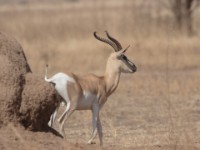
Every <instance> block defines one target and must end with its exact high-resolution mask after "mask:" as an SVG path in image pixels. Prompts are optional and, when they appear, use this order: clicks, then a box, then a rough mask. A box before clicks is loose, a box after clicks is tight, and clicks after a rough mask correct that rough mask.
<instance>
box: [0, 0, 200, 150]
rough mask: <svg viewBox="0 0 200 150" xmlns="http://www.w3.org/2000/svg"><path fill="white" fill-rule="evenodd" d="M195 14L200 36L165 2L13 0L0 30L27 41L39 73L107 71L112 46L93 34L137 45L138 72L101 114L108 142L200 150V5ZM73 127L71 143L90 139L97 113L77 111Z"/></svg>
mask: <svg viewBox="0 0 200 150" xmlns="http://www.w3.org/2000/svg"><path fill="white" fill-rule="evenodd" d="M193 17H194V18H193V19H194V28H195V31H196V35H195V36H193V37H187V36H185V35H184V33H178V32H177V31H176V30H175V29H174V27H173V18H172V15H171V13H170V11H169V10H167V9H165V8H163V7H162V6H160V5H159V2H158V1H157V0H154V1H152V2H151V3H148V2H147V3H145V2H143V1H141V0H134V1H131V0H126V1H122V0H121V1H118V0H104V1H100V0H96V1H92V0H82V1H75V2H72V1H64V0H63V1H57V2H55V1H54V0H52V1H51V2H47V1H42V2H40V3H39V2H38V1H35V2H31V1H30V2H29V1H28V2H26V3H25V2H21V3H17V2H15V3H14V4H13V3H12V1H11V2H10V3H1V6H0V31H3V32H5V33H7V34H10V35H12V36H14V37H15V38H16V39H17V40H18V41H19V42H20V43H21V44H22V46H23V48H24V51H25V53H26V55H27V59H28V61H29V64H30V66H31V68H32V71H33V72H37V73H40V74H44V66H45V63H48V64H49V65H50V74H51V75H52V74H54V73H56V72H58V71H65V70H66V71H67V70H70V71H73V72H76V73H80V74H84V73H87V72H92V73H96V74H98V75H101V74H103V72H104V68H105V64H106V59H107V57H108V55H109V54H110V52H111V48H110V47H109V46H106V45H104V44H102V43H100V42H98V41H97V40H95V39H94V38H93V35H92V34H93V31H98V32H99V33H100V34H101V35H103V34H104V30H108V31H109V32H110V33H111V35H113V36H115V37H116V38H117V39H119V40H120V41H121V43H122V45H124V46H126V45H128V44H130V45H131V48H130V49H129V51H128V53H127V55H128V56H129V57H130V59H131V60H133V61H134V62H135V64H136V65H137V66H138V72H136V73H135V74H134V75H122V77H121V82H120V85H119V88H118V89H117V91H116V93H114V95H113V96H111V97H110V99H109V100H108V102H107V104H106V105H105V107H104V108H103V110H102V112H101V115H102V124H103V131H104V143H105V147H110V148H112V146H114V147H115V148H116V146H118V148H117V149H123V148H124V147H126V148H130V149H136V150H138V149H170V150H171V149H174V150H176V149H181V150H189V149H198V148H200V44H199V39H200V36H199V34H198V32H199V30H198V28H197V27H198V25H199V22H198V20H199V17H200V13H199V10H197V11H196V13H195V14H194V16H193ZM65 130H66V133H67V137H68V138H67V140H68V141H69V142H71V143H85V142H86V140H87V139H88V138H89V136H90V133H91V115H90V111H82V112H81V113H80V112H75V113H74V114H73V115H72V116H71V118H70V119H69V120H68V123H67V126H66V128H65ZM0 140H1V138H0ZM29 142H30V141H29ZM97 142H98V141H97ZM47 143H48V142H47ZM0 144H1V142H0ZM4 144H5V145H6V142H4ZM40 144H41V143H40ZM53 146H55V147H56V145H55V142H54V144H51V147H53ZM80 149H81V148H80Z"/></svg>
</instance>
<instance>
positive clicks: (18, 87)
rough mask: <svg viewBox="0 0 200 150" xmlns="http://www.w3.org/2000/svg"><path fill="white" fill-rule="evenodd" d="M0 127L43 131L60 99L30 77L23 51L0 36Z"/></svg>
mask: <svg viewBox="0 0 200 150" xmlns="http://www.w3.org/2000/svg"><path fill="white" fill-rule="evenodd" d="M0 70H1V72H0V111H1V113H0V127H2V126H4V125H7V124H8V123H9V122H13V123H15V124H18V123H19V124H21V125H23V126H24V127H25V128H28V129H30V130H35V131H37V130H46V129H47V123H48V120H49V118H50V115H51V114H52V112H53V110H54V109H55V107H56V106H57V105H58V100H59V98H58V97H57V94H56V92H55V90H54V87H53V85H50V84H48V83H46V82H45V81H44V79H43V77H41V76H38V75H35V74H33V73H31V69H30V67H29V65H28V63H27V60H26V57H25V55H24V52H23V49H22V47H21V46H20V44H19V43H18V42H17V41H16V40H15V39H14V38H12V37H9V36H7V35H5V34H3V33H0Z"/></svg>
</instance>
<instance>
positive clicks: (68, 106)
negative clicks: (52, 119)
mask: <svg viewBox="0 0 200 150" xmlns="http://www.w3.org/2000/svg"><path fill="white" fill-rule="evenodd" d="M66 105H67V106H66V108H65V111H64V112H63V113H62V115H61V116H60V117H59V118H58V122H59V123H61V122H62V120H63V118H64V116H65V115H66V113H67V112H68V111H69V109H70V101H69V102H68V103H67V104H66Z"/></svg>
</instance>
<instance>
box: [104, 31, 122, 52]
mask: <svg viewBox="0 0 200 150" xmlns="http://www.w3.org/2000/svg"><path fill="white" fill-rule="evenodd" d="M105 32H106V35H107V37H108V38H109V39H110V40H111V41H113V42H114V43H115V44H116V45H117V48H118V51H119V50H121V49H122V45H121V44H120V43H119V41H117V40H116V39H114V38H113V37H111V36H110V35H109V33H108V31H105Z"/></svg>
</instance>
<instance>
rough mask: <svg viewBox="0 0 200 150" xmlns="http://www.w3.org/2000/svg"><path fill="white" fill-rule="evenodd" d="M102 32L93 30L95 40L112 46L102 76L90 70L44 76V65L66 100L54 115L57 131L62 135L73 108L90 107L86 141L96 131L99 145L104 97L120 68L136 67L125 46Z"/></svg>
mask: <svg viewBox="0 0 200 150" xmlns="http://www.w3.org/2000/svg"><path fill="white" fill-rule="evenodd" d="M106 35H107V37H108V39H105V38H102V37H99V36H98V35H97V33H96V32H94V37H95V38H96V39H97V40H99V41H102V42H104V43H107V44H109V45H110V46H112V47H113V48H114V50H115V52H113V53H112V54H110V56H109V58H108V60H107V65H106V70H105V74H104V75H103V76H96V75H94V74H88V75H84V76H79V75H76V74H73V73H66V74H64V73H57V74H55V75H54V76H53V77H51V78H49V79H47V70H48V68H47V67H48V66H46V74H45V80H46V81H47V82H51V83H54V84H55V88H56V90H57V92H58V93H59V94H60V95H61V96H62V98H63V99H64V103H65V104H66V109H65V111H64V112H63V114H62V115H61V116H60V118H59V119H58V122H59V123H60V133H61V135H62V136H63V137H65V132H64V124H65V122H66V120H67V118H69V116H70V115H71V114H72V113H73V112H74V111H75V110H92V125H93V132H92V136H91V138H90V140H89V141H88V143H89V144H91V143H92V141H93V139H94V138H95V137H96V135H97V132H98V135H99V140H100V145H103V140H102V139H103V133H102V126H101V121H100V116H99V112H100V110H101V108H102V106H103V105H104V104H105V102H106V101H107V99H108V97H109V96H110V95H111V94H112V93H113V92H114V91H115V90H116V88H117V86H118V83H119V79H120V74H121V73H122V72H123V73H134V72H136V69H137V68H136V66H135V64H134V63H132V62H131V61H130V60H129V59H128V58H127V57H126V56H125V52H126V50H127V49H128V48H129V46H128V47H127V48H125V49H123V48H122V46H121V44H120V43H119V42H118V41H117V40H116V39H114V38H113V37H111V36H110V35H109V33H108V32H107V31H106ZM56 113H57V109H56V110H55V112H54V113H53V114H52V116H51V119H50V122H49V125H50V126H51V125H52V123H53V122H54V119H55V116H56Z"/></svg>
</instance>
